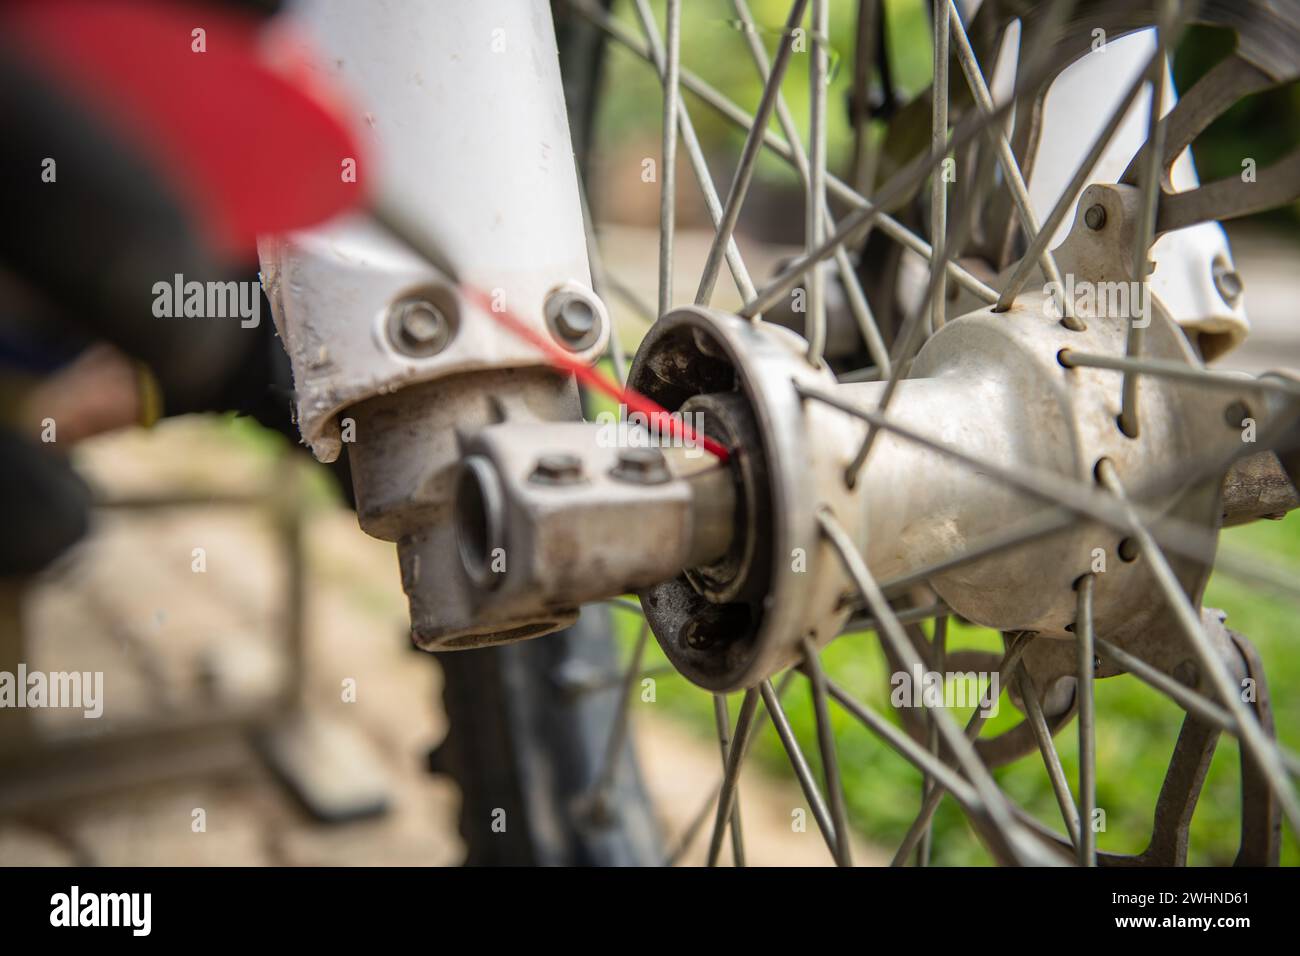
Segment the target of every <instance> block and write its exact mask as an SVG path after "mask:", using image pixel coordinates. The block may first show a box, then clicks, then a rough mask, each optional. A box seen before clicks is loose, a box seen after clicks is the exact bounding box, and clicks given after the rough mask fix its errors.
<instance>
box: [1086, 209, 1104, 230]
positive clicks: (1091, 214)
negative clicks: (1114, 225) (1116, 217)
mask: <svg viewBox="0 0 1300 956" xmlns="http://www.w3.org/2000/svg"><path fill="white" fill-rule="evenodd" d="M1083 221H1084V223H1085V224H1086V225H1087V227H1088V228H1089V229H1092V230H1093V231H1098V230H1101V229H1103V228H1104V227H1105V225H1106V207H1105V206H1103V205H1102V204H1101V203H1094V204H1093V205H1091V206H1089V207H1088V208H1087V209H1086V210H1084V213H1083Z"/></svg>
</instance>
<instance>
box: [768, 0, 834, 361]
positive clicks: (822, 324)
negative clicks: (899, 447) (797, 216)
mask: <svg viewBox="0 0 1300 956" xmlns="http://www.w3.org/2000/svg"><path fill="white" fill-rule="evenodd" d="M828 10H829V7H828V6H827V0H813V2H812V56H811V58H810V59H809V64H808V90H809V112H808V147H809V148H808V153H809V155H808V164H809V169H808V190H807V193H806V194H805V196H804V251H805V252H806V253H807V254H808V255H811V254H812V253H813V252H815V251H816V250H817V248H818V246H820V245H821V244H822V242H823V241H824V240H825V238H826V229H825V228H824V227H825V224H826V220H825V219H824V218H823V217H822V210H823V209H824V208H825V207H826V82H827V78H826V71H827V67H828V65H829V64H828V56H827V52H826V45H827V44H828V43H829V42H830V26H829V24H830V19H829V14H828ZM764 125H765V126H766V124H764ZM841 248H843V247H841ZM804 288H805V289H806V290H807V292H808V302H807V306H808V327H807V329H806V330H805V331H806V332H807V335H808V361H809V362H810V363H811V364H812V365H814V366H817V365H820V364H821V361H822V353H823V352H824V351H825V349H826V273H825V272H823V271H822V269H821V268H819V267H818V266H817V265H815V264H814V266H813V267H812V268H811V269H809V270H808V272H807V273H806V274H805V275H804Z"/></svg>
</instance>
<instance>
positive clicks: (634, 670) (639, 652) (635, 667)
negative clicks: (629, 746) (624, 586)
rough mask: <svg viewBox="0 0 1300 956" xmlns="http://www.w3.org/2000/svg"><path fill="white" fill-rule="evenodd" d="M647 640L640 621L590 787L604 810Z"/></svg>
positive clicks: (647, 626) (646, 630) (615, 777)
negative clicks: (603, 753)
mask: <svg viewBox="0 0 1300 956" xmlns="http://www.w3.org/2000/svg"><path fill="white" fill-rule="evenodd" d="M649 637H650V624H649V622H648V621H642V622H641V633H640V634H639V635H638V636H637V639H636V647H635V648H634V649H633V651H632V659H631V661H630V662H629V663H628V665H627V670H625V671H624V672H623V681H622V690H621V691H620V692H619V695H618V702H617V704H616V709H615V711H614V723H613V725H612V726H611V727H610V729H609V737H608V738H607V739H606V741H605V757H604V762H603V763H602V765H601V771H600V773H599V774H598V775H597V777H596V785H595V787H593V788H592V792H593V793H594V794H595V800H594V801H593V803H594V805H595V806H596V807H598V808H607V806H608V802H609V798H610V797H611V796H612V795H613V793H614V786H615V784H616V783H617V780H618V764H619V756H620V755H621V754H622V752H623V744H624V743H625V742H626V740H627V725H628V717H629V716H630V713H629V710H630V705H631V702H632V691H633V690H634V689H635V687H636V680H637V678H638V677H639V676H640V674H641V661H642V659H643V658H644V657H645V648H646V643H647V641H648V639H649Z"/></svg>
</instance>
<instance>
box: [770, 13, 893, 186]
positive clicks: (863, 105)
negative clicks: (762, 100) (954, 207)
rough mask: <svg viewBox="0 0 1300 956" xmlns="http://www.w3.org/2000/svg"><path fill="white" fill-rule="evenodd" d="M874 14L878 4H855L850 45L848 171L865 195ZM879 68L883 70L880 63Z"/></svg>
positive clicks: (869, 158) (867, 176) (867, 182)
mask: <svg viewBox="0 0 1300 956" xmlns="http://www.w3.org/2000/svg"><path fill="white" fill-rule="evenodd" d="M877 12H878V0H858V17H857V22H856V24H855V28H856V40H855V42H854V44H853V90H852V92H851V93H850V94H849V95H850V97H851V99H850V104H851V114H850V119H851V120H852V122H853V165H852V167H851V168H852V171H853V172H852V185H853V186H854V188H855V189H859V190H865V191H870V189H871V183H870V180H871V176H870V170H871V167H872V165H873V163H872V154H871V152H870V149H871V145H870V142H869V140H868V137H869V134H870V128H871V65H872V64H871V60H872V56H873V52H874V50H875V47H876V14H877ZM881 68H882V70H883V69H884V64H883V63H882V64H881ZM788 135H789V134H787V136H788Z"/></svg>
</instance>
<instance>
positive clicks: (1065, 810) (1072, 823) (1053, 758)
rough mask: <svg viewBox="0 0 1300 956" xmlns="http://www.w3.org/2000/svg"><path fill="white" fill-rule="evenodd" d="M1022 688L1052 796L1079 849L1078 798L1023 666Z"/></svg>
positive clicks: (1022, 695)
mask: <svg viewBox="0 0 1300 956" xmlns="http://www.w3.org/2000/svg"><path fill="white" fill-rule="evenodd" d="M1016 681H1017V682H1018V684H1019V685H1020V699H1021V701H1022V702H1023V703H1024V705H1025V719H1026V720H1028V721H1029V729H1030V731H1031V732H1032V733H1033V735H1034V741H1035V743H1037V744H1038V750H1039V753H1041V754H1042V755H1043V765H1044V766H1045V767H1046V768H1047V778H1048V780H1049V781H1050V782H1051V784H1052V793H1053V794H1055V796H1056V803H1057V805H1058V806H1059V807H1060V808H1061V818H1062V819H1063V820H1064V821H1065V832H1066V833H1067V834H1069V837H1070V840H1071V841H1072V842H1073V843H1074V845H1075V847H1080V846H1081V845H1082V844H1081V843H1080V838H1079V810H1078V808H1077V807H1076V806H1075V805H1074V795H1073V794H1071V793H1070V785H1069V784H1068V783H1067V782H1066V780H1065V768H1064V767H1062V766H1061V756H1060V754H1058V753H1057V752H1056V743H1055V742H1054V741H1053V740H1052V731H1051V728H1049V727H1048V726H1047V717H1046V716H1044V714H1043V705H1042V704H1041V703H1040V702H1039V700H1038V688H1037V687H1036V686H1034V679H1033V678H1032V677H1030V676H1029V671H1027V670H1025V668H1024V667H1023V666H1022V667H1021V668H1020V671H1019V673H1017V675H1016Z"/></svg>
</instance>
